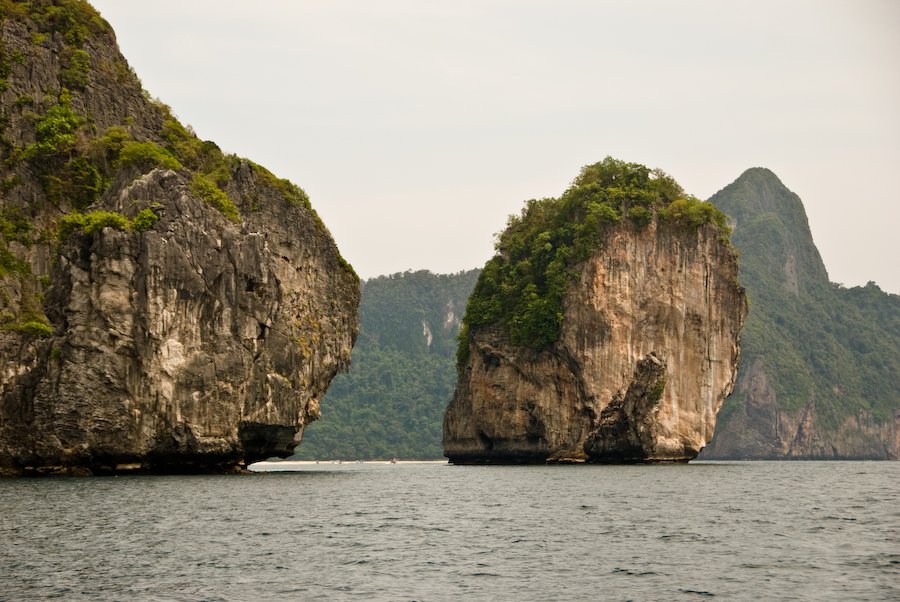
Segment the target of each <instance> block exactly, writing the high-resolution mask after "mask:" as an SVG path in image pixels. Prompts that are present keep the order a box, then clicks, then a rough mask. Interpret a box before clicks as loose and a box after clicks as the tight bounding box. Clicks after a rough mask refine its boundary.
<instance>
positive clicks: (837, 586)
mask: <svg viewBox="0 0 900 602" xmlns="http://www.w3.org/2000/svg"><path fill="white" fill-rule="evenodd" d="M284 467H286V466H284V465H279V466H276V467H273V466H269V467H262V468H284ZM292 467H293V468H295V469H298V468H299V471H298V472H265V473H260V474H254V475H245V476H209V477H111V478H57V479H34V480H0V508H2V522H0V600H38V599H47V598H58V599H64V600H145V599H146V600H276V599H277V600H515V601H527V600H693V599H711V598H719V599H723V600H890V599H898V598H900V503H898V493H900V491H898V482H900V479H898V477H900V463H896V462H881V463H874V462H857V463H854V462H833V463H825V462H808V463H807V462H803V463H801V462H793V463H788V462H782V463H776V462H754V463H721V464H720V463H697V464H689V465H679V466H552V467H543V466H539V467H456V466H448V465H446V464H403V463H400V464H393V465H392V464H374V463H367V464H342V465H338V464H319V465H300V466H298V465H293V466H292Z"/></svg>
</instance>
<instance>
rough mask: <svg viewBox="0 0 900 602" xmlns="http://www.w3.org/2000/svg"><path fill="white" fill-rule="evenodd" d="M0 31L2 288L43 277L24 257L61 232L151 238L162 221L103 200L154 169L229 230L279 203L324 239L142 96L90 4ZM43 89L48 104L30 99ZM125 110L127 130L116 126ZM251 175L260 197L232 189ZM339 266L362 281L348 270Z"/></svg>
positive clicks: (57, 5)
mask: <svg viewBox="0 0 900 602" xmlns="http://www.w3.org/2000/svg"><path fill="white" fill-rule="evenodd" d="M8 21H14V22H15V26H9V24H8V23H5V22H8ZM0 23H5V24H6V25H7V26H6V27H3V28H2V32H3V35H2V36H0V92H3V93H5V94H6V95H7V96H10V97H13V98H15V99H16V100H15V102H12V103H4V106H3V107H0V278H10V277H14V278H25V279H32V280H33V279H35V278H38V277H40V276H42V275H40V274H31V272H30V267H29V265H28V263H27V262H26V261H25V260H24V259H23V257H24V254H26V253H27V249H28V248H29V247H31V246H33V245H34V244H50V245H53V244H55V243H56V241H57V240H58V231H59V230H60V227H61V229H62V230H65V231H68V232H72V231H75V230H79V231H81V232H83V233H88V234H89V233H92V232H94V231H97V230H99V229H101V228H99V227H97V226H98V224H101V223H102V224H104V225H108V226H112V227H118V228H120V229H123V230H128V231H135V232H142V231H144V230H146V229H148V228H152V227H153V225H154V223H155V222H156V220H157V218H158V215H157V213H154V212H149V213H148V211H149V210H147V211H144V212H143V213H141V212H140V211H141V208H140V207H135V208H132V209H130V210H129V211H128V215H124V214H123V215H120V216H119V217H115V216H113V215H111V213H114V212H113V211H110V209H111V208H110V207H104V206H102V204H103V203H102V200H103V198H104V193H106V192H107V191H108V190H109V188H110V186H111V185H112V184H113V183H114V182H117V181H119V180H121V179H122V178H123V177H124V178H136V177H139V176H140V175H142V174H146V173H149V172H150V171H151V170H153V169H155V168H164V169H171V170H176V171H178V172H180V173H181V175H182V176H183V177H184V178H185V180H186V182H187V183H188V189H189V191H190V192H191V194H192V195H194V196H195V197H197V198H199V199H200V200H202V201H204V202H205V203H206V204H208V205H210V206H211V207H214V208H216V209H217V210H219V211H220V212H221V213H222V214H223V215H224V216H225V217H226V218H227V219H228V220H230V221H232V222H240V221H242V213H243V214H244V215H247V214H249V213H252V212H254V211H257V210H258V209H259V208H260V205H259V201H260V199H261V198H270V199H271V198H279V197H280V198H282V199H283V200H284V201H285V202H286V203H288V204H290V205H291V206H294V207H297V208H302V209H301V210H304V209H305V210H307V211H309V213H310V215H311V217H312V218H313V220H314V222H315V223H316V224H317V226H318V227H319V228H320V229H321V230H322V231H324V232H327V228H326V227H325V225H324V224H323V223H322V221H321V219H320V218H319V216H318V215H317V214H316V212H315V210H313V209H312V207H311V205H310V203H309V198H308V197H307V195H306V193H305V192H304V191H303V190H302V189H301V188H300V187H298V186H296V185H295V184H293V183H291V182H289V181H288V180H284V179H280V178H277V177H275V176H274V175H273V174H272V173H271V172H269V171H268V170H266V169H264V168H262V167H260V166H259V165H257V164H255V163H253V162H251V161H246V160H243V159H240V158H239V157H237V156H235V155H226V154H225V153H223V152H222V151H221V150H220V149H219V147H218V146H217V145H216V144H215V143H213V142H210V141H204V140H201V139H199V138H198V137H197V136H196V135H195V134H194V132H193V131H192V130H191V129H190V127H185V126H184V125H182V124H181V123H180V122H179V121H178V119H177V118H176V117H175V116H174V115H173V114H172V111H171V109H170V108H169V107H168V106H166V105H165V104H163V103H161V102H159V101H158V100H155V99H153V98H152V97H151V96H150V95H149V94H148V93H147V92H146V91H143V92H142V89H141V85H140V81H139V80H138V78H137V76H136V75H135V74H134V72H133V71H132V70H131V68H130V67H129V66H128V64H127V62H126V61H125V60H124V59H123V58H122V57H121V55H120V54H119V52H118V49H117V48H116V46H115V38H114V35H113V32H112V28H111V27H110V26H109V24H108V23H107V22H106V21H105V20H104V19H103V18H102V17H101V16H100V15H99V13H97V11H96V10H95V9H94V8H93V7H91V6H90V4H88V3H87V2H85V1H84V0H53V1H51V0H32V1H31V2H15V1H12V0H0ZM49 56H53V57H56V59H55V60H53V61H48V60H47V57H49ZM48 66H49V69H50V70H49V71H48ZM54 69H55V71H54ZM36 87H37V88H38V89H41V90H42V91H43V92H42V95H40V96H37V97H33V96H32V95H33V94H34V92H33V90H34V89H35V88H36ZM103 97H105V98H103ZM92 107H93V108H95V109H96V108H99V109H100V110H99V111H98V114H91V110H92ZM109 109H113V110H112V111H111V112H110V111H109ZM117 110H118V112H119V113H120V116H119V119H121V122H119V123H115V122H113V123H110V122H109V121H108V120H109V119H110V117H111V113H112V114H116V111H117ZM245 166H249V168H250V170H251V171H252V172H253V174H254V175H255V177H256V182H255V184H256V186H255V191H256V192H259V194H255V193H249V194H245V193H242V190H243V189H242V188H241V186H239V185H237V184H236V183H235V182H236V181H235V174H236V172H237V170H238V169H242V168H245ZM267 189H268V191H267ZM272 193H274V194H272ZM242 194H243V196H242ZM251 197H252V198H251ZM135 212H138V213H135ZM26 232H27V235H26V234H23V233H26ZM23 249H24V250H23ZM339 263H340V265H341V268H342V269H343V270H345V271H347V272H348V273H351V274H354V275H355V273H354V271H353V268H352V267H351V266H350V265H349V264H348V263H347V262H346V261H344V260H343V258H339ZM44 276H46V275H44ZM32 289H33V290H37V287H36V286H35V285H33V284H32V285H28V286H24V285H22V286H17V287H16V290H17V291H19V293H15V294H11V295H7V296H6V297H4V298H2V299H0V326H2V325H4V324H5V325H7V326H8V325H10V324H16V323H23V320H24V318H23V316H22V315H21V314H22V312H23V311H24V310H23V309H22V308H23V307H24V306H25V305H28V306H34V307H37V308H38V309H39V308H40V303H35V302H34V301H35V299H29V300H25V299H22V298H20V299H18V300H17V299H16V298H15V297H16V296H17V295H19V296H20V295H22V294H26V293H25V292H23V291H26V290H32ZM26 301H27V303H26ZM38 313H40V312H38ZM41 316H42V314H41Z"/></svg>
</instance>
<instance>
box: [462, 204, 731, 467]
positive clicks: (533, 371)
mask: <svg viewBox="0 0 900 602" xmlns="http://www.w3.org/2000/svg"><path fill="white" fill-rule="evenodd" d="M746 311H747V305H746V301H745V298H744V293H743V289H742V288H741V287H740V286H739V285H738V283H737V263H736V259H735V255H734V252H733V251H732V250H731V248H730V247H729V246H728V244H727V243H726V242H723V241H722V240H721V239H720V237H719V234H718V231H717V230H716V229H715V228H712V227H709V226H704V227H701V228H699V229H698V230H696V231H690V230H684V229H677V228H672V227H662V226H659V227H658V226H657V225H656V223H655V222H654V223H651V224H650V225H649V226H648V227H646V228H645V229H643V230H641V231H638V232H636V231H635V230H634V229H633V228H631V227H629V226H621V227H618V228H617V229H615V230H614V231H613V232H612V233H611V234H610V235H609V236H608V238H607V240H606V243H605V246H604V248H603V249H602V250H600V251H598V252H596V253H595V254H594V255H593V257H591V258H590V259H589V260H588V261H587V262H585V264H583V265H582V266H581V269H580V278H579V279H578V280H577V281H576V282H574V283H573V284H572V285H571V286H570V288H569V290H568V292H567V294H566V296H565V299H564V317H563V323H562V332H561V336H560V338H559V340H558V341H557V342H556V343H554V344H553V345H552V346H551V347H550V348H548V349H545V350H542V351H533V350H529V349H523V348H519V347H514V346H511V345H510V344H509V342H508V340H506V338H505V337H504V336H503V334H502V333H501V331H499V330H498V329H484V330H480V331H478V332H475V333H473V334H472V336H471V339H470V341H471V342H470V347H469V349H470V352H469V358H468V361H467V362H466V364H465V365H464V366H462V368H461V369H460V373H459V381H458V385H457V390H456V394H455V395H454V398H453V400H452V401H451V403H450V406H449V407H448V409H447V413H446V416H445V420H444V450H445V455H447V456H448V457H449V458H450V460H451V461H452V462H456V463H466V462H543V461H546V460H548V459H551V460H556V459H575V460H584V459H587V460H589V461H686V460H690V459H691V458H693V457H695V456H696V455H697V453H698V452H699V451H700V450H701V449H702V448H703V447H704V446H705V445H706V443H707V442H708V441H709V439H710V437H711V436H712V433H713V430H714V428H715V424H716V413H717V412H718V410H719V408H720V407H721V406H722V403H723V401H724V399H725V396H726V395H728V393H729V392H730V391H731V388H732V386H733V384H734V378H735V374H736V370H737V360H738V354H739V346H738V335H739V332H740V330H741V326H742V324H743V320H744V317H745V315H746ZM663 372H664V373H663ZM660 385H661V389H662V391H661V393H660V391H659V389H658V388H657V387H660Z"/></svg>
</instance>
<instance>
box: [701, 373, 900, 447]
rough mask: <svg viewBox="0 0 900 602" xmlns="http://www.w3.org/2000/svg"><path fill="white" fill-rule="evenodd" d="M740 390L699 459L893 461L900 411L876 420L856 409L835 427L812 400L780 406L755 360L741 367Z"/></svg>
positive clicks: (899, 434)
mask: <svg viewBox="0 0 900 602" xmlns="http://www.w3.org/2000/svg"><path fill="white" fill-rule="evenodd" d="M735 390H736V391H737V392H739V393H740V399H739V400H736V401H735V403H734V404H733V407H732V408H730V409H731V411H730V412H729V413H728V415H727V416H726V417H725V418H724V419H723V424H722V425H721V426H722V427H723V429H724V430H722V431H721V433H720V434H718V435H716V437H714V438H713V440H712V441H711V442H710V445H709V447H707V448H706V449H705V450H704V451H703V458H709V459H719V460H726V459H728V460H744V459H754V460H898V459H900V410H898V411H895V412H894V415H893V416H892V418H891V419H890V420H887V421H885V420H877V419H876V418H875V417H874V416H873V415H872V412H870V411H868V410H866V409H863V408H860V409H858V410H857V411H856V412H855V413H854V414H852V415H850V416H847V417H846V418H844V419H843V420H842V421H841V422H840V424H838V425H837V428H833V427H832V428H827V427H825V426H824V425H823V424H821V419H820V417H819V412H818V410H817V407H816V403H815V401H814V400H810V401H808V402H807V403H806V404H805V405H804V406H803V407H802V408H801V409H800V410H796V411H794V410H790V409H787V408H784V407H781V404H779V403H778V396H777V394H776V392H775V389H774V387H773V386H772V384H771V382H770V378H769V376H768V374H767V373H766V369H765V366H764V365H763V363H762V362H761V361H759V360H756V361H754V362H753V363H752V364H751V365H750V366H748V367H746V368H742V369H741V371H740V373H739V374H738V380H737V384H736V386H735Z"/></svg>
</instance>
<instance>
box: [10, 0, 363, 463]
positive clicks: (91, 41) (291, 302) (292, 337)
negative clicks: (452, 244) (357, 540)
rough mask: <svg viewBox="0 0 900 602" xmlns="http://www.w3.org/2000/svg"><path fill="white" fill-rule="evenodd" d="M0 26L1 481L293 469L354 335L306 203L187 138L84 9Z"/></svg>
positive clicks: (17, 6) (351, 296)
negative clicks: (273, 459) (273, 462)
mask: <svg viewBox="0 0 900 602" xmlns="http://www.w3.org/2000/svg"><path fill="white" fill-rule="evenodd" d="M0 11H2V24H0V27H2V38H0V42H2V45H0V78H2V79H0V99H2V107H3V115H2V124H0V125H2V128H3V129H2V140H3V144H2V149H0V152H2V159H3V161H2V164H0V178H2V193H0V231H2V244H0V282H2V289H3V294H2V299H0V312H2V329H0V374H2V382H0V472H2V473H3V474H22V473H31V474H52V473H69V474H88V473H110V472H118V471H123V470H144V471H152V472H187V471H191V472H194V471H228V470H233V469H236V468H239V467H241V466H244V465H245V464H246V463H249V462H253V461H256V460H260V459H264V458H268V457H270V456H279V455H280V456H285V455H289V454H290V453H292V452H293V449H294V447H295V445H296V444H297V442H298V441H299V440H300V438H301V436H302V433H303V429H304V427H305V426H306V425H307V424H308V423H309V422H310V421H311V420H314V419H315V418H316V417H317V416H318V413H319V405H318V403H319V398H320V397H321V395H322V394H323V393H324V392H325V390H326V388H327V387H328V384H329V382H330V381H331V379H332V377H333V376H334V375H335V374H336V373H337V372H338V371H340V370H342V369H344V368H346V367H347V365H348V364H349V360H350V350H351V348H352V346H353V342H354V339H355V337H356V333H357V330H358V315H357V307H358V303H359V280H358V278H357V276H356V274H355V273H354V271H353V269H352V268H351V267H350V266H349V265H348V264H347V263H346V262H345V261H344V260H343V259H342V257H341V255H340V253H339V252H338V249H337V247H336V246H335V244H334V241H333V240H332V238H331V235H330V234H329V232H328V230H327V229H326V227H325V225H324V224H323V223H322V222H321V220H320V219H319V217H318V216H317V215H316V212H315V211H314V210H313V208H312V207H311V205H310V202H309V199H308V198H307V196H306V194H305V193H304V192H303V190H301V189H300V188H298V187H297V186H295V185H294V184H292V183H290V182H288V181H286V180H282V179H279V178H277V177H275V176H274V175H272V174H271V173H270V172H269V171H267V170H266V169H265V168H263V167H261V166H259V165H256V164H254V163H252V162H250V161H248V160H245V159H241V158H240V157H236V156H232V155H225V154H223V153H222V152H221V151H220V150H219V148H218V147H217V146H216V145H215V143H213V142H208V141H203V140H199V139H198V138H197V137H196V136H195V135H194V134H193V133H192V132H191V131H190V130H189V129H187V128H185V127H184V126H183V125H182V124H181V123H179V122H178V120H177V119H175V117H173V115H172V113H171V112H170V110H169V108H168V107H167V106H166V105H164V104H162V103H161V102H159V101H155V100H153V99H152V98H151V97H150V95H149V94H147V93H146V92H145V91H144V90H142V88H141V83H140V81H139V80H138V78H137V77H136V76H135V74H134V73H133V72H132V70H131V69H130V68H129V66H128V63H127V62H126V61H125V59H124V58H123V57H122V56H121V54H120V53H119V51H118V48H117V45H116V40H115V36H114V34H113V32H112V30H111V28H110V26H109V25H108V24H107V23H106V22H105V21H104V20H103V19H102V18H101V17H100V16H99V15H98V14H97V13H96V12H95V11H94V10H93V9H92V8H91V7H90V6H89V5H88V4H87V3H84V2H65V3H48V2H35V3H14V2H9V1H4V2H2V3H0Z"/></svg>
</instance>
